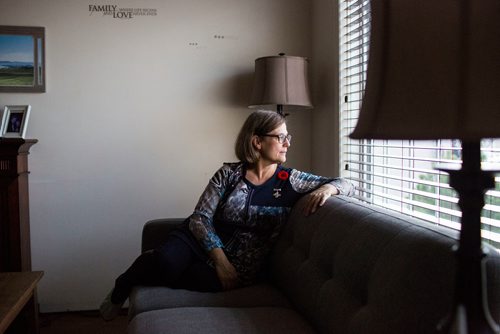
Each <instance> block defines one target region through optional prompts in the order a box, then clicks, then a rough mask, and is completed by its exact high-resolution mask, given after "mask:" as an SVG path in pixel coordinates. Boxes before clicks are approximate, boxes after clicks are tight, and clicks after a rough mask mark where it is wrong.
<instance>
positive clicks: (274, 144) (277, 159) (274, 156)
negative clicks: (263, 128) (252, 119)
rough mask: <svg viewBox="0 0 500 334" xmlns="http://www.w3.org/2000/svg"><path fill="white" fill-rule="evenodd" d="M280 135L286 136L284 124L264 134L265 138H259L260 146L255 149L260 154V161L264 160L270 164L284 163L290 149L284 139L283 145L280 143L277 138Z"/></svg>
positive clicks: (288, 142) (288, 143) (287, 141)
mask: <svg viewBox="0 0 500 334" xmlns="http://www.w3.org/2000/svg"><path fill="white" fill-rule="evenodd" d="M280 135H281V136H287V135H288V131H287V129H286V124H285V123H283V124H282V125H280V126H279V127H277V128H276V129H274V130H273V131H271V132H269V133H266V135H265V136H259V143H260V145H258V146H257V148H258V149H259V152H260V160H261V161H262V160H265V161H266V162H270V163H284V162H285V161H286V153H287V151H288V148H289V147H290V141H289V140H287V139H285V140H284V141H283V143H280V142H279V138H278V136H280ZM259 146H260V147H259Z"/></svg>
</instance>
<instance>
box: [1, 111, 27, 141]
mask: <svg viewBox="0 0 500 334" xmlns="http://www.w3.org/2000/svg"><path fill="white" fill-rule="evenodd" d="M30 110H31V106H30V105H25V106H5V108H4V110H3V116H2V126H1V128H0V129H1V132H0V137H10V138H24V135H25V134H26V128H27V127H28V119H29V116H30Z"/></svg>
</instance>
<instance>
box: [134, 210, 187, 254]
mask: <svg viewBox="0 0 500 334" xmlns="http://www.w3.org/2000/svg"><path fill="white" fill-rule="evenodd" d="M184 220H185V218H163V219H154V220H150V221H148V222H146V224H144V227H143V228H142V243H141V251H142V252H143V253H144V252H145V251H148V250H150V249H155V248H156V247H158V246H160V245H161V243H162V242H163V241H165V239H166V238H167V234H168V233H169V232H170V231H172V230H174V229H175V228H176V227H178V226H179V225H180V224H182V222H184Z"/></svg>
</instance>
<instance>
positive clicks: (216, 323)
mask: <svg viewBox="0 0 500 334" xmlns="http://www.w3.org/2000/svg"><path fill="white" fill-rule="evenodd" d="M128 333H129V334H139V333H148V334H161V333H169V334H184V333H185V334H192V333H204V334H210V333H214V334H225V333H227V334H239V333H245V334H266V333H269V334H294V333H301V334H307V333H314V330H313V329H312V328H311V327H310V326H309V325H308V324H307V322H305V321H304V319H303V318H302V317H301V316H300V315H299V314H298V313H297V312H295V311H293V310H292V309H289V308H283V307H252V308H226V307H183V308H173V309H163V310H156V311H151V312H145V313H141V314H138V315H137V316H136V317H135V318H134V319H132V321H131V322H130V324H129V326H128Z"/></svg>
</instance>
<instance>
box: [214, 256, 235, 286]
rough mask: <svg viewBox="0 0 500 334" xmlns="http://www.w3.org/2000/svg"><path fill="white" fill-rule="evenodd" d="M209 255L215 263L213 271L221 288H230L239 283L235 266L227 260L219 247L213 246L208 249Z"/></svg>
mask: <svg viewBox="0 0 500 334" xmlns="http://www.w3.org/2000/svg"><path fill="white" fill-rule="evenodd" d="M210 257H211V258H212V260H213V261H214V264H215V272H216V273H217V276H218V277H219V280H220V283H221V285H222V289H224V290H231V289H234V288H237V287H238V285H239V279H238V273H237V272H236V268H234V266H233V265H232V263H231V262H229V260H228V258H227V256H226V254H225V253H224V251H223V250H222V249H221V248H214V249H212V250H211V251H210Z"/></svg>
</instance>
